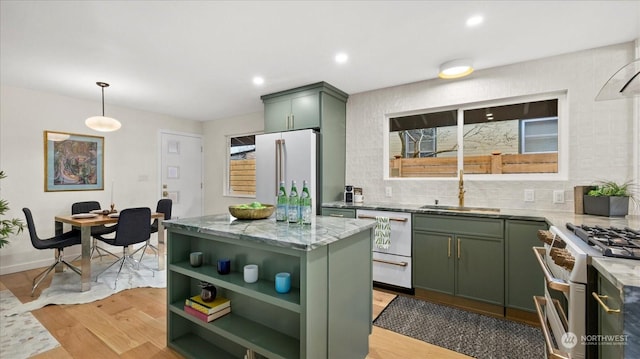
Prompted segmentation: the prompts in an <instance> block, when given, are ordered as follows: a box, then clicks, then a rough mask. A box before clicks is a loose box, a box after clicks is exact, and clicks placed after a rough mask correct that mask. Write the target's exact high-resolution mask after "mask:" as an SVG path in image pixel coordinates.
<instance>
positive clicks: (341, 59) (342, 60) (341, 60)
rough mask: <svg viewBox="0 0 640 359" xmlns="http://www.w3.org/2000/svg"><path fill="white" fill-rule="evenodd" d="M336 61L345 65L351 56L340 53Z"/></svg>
mask: <svg viewBox="0 0 640 359" xmlns="http://www.w3.org/2000/svg"><path fill="white" fill-rule="evenodd" d="M335 59H336V62H337V63H339V64H344V63H345V62H347V60H349V55H347V54H345V53H344V52H340V53H338V54H337V55H336V57H335Z"/></svg>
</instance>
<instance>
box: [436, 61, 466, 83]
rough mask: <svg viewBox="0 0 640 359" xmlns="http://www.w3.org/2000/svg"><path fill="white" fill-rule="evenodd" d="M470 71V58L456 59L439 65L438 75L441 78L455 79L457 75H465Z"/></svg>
mask: <svg viewBox="0 0 640 359" xmlns="http://www.w3.org/2000/svg"><path fill="white" fill-rule="evenodd" d="M472 72H473V66H472V65H471V60H468V59H458V60H453V61H448V62H445V63H444V64H442V65H440V72H439V73H438V77H440V78H441V79H457V78H459V77H464V76H467V75H469V74H471V73H472Z"/></svg>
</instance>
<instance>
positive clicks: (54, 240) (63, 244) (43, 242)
mask: <svg viewBox="0 0 640 359" xmlns="http://www.w3.org/2000/svg"><path fill="white" fill-rule="evenodd" d="M22 211H23V212H24V216H25V217H26V219H27V228H28V229H29V237H31V244H32V245H33V247H34V248H36V249H56V250H57V251H56V260H55V262H53V264H52V265H50V266H49V267H48V268H47V269H45V270H44V271H43V272H42V273H40V274H38V275H37V276H36V277H35V278H33V287H32V288H31V296H32V297H33V293H34V292H35V290H36V288H37V287H38V285H40V283H41V282H42V281H43V280H44V279H45V278H46V277H47V275H48V274H49V272H51V271H52V270H53V268H55V267H56V266H57V265H59V264H62V265H66V266H67V267H69V268H71V270H72V271H74V272H76V273H78V274H80V275H81V274H82V272H81V271H80V269H79V268H78V267H76V266H74V265H73V264H71V263H69V262H67V261H66V260H65V259H64V253H63V252H64V249H65V248H67V247H70V246H75V245H76V244H80V243H81V242H82V239H81V238H80V232H78V231H69V232H66V233H63V234H60V235H57V236H53V237H51V238H47V239H41V238H40V237H38V234H37V233H36V225H35V223H34V221H33V215H32V214H31V210H30V209H29V208H23V209H22ZM38 278H39V279H38Z"/></svg>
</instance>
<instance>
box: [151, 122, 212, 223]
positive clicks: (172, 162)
mask: <svg viewBox="0 0 640 359" xmlns="http://www.w3.org/2000/svg"><path fill="white" fill-rule="evenodd" d="M160 143H161V146H160V176H161V177H160V195H161V197H162V198H171V200H172V201H173V207H172V210H171V218H174V219H176V218H185V217H198V216H202V211H203V205H204V198H203V169H202V164H203V159H202V156H203V154H202V137H201V136H199V135H193V134H182V133H175V132H160Z"/></svg>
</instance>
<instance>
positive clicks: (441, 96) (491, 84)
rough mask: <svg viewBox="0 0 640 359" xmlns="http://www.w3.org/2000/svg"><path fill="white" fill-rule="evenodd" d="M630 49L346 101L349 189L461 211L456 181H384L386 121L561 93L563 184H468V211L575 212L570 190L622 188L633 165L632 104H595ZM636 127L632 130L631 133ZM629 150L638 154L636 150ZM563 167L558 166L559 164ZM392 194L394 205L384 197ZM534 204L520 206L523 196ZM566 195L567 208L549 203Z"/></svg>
mask: <svg viewBox="0 0 640 359" xmlns="http://www.w3.org/2000/svg"><path fill="white" fill-rule="evenodd" d="M633 54H634V44H633V43H632V42H629V43H623V44H619V45H612V46H607V47H602V48H597V49H591V50H586V51H580V52H576V53H571V54H565V55H560V56H555V57H551V58H544V59H540V60H535V61H529V62H523V63H518V64H513V65H508V66H502V67H497V68H491V69H484V70H478V71H476V72H474V73H473V74H472V75H471V76H469V77H467V78H463V79H458V80H448V81H447V80H441V79H433V80H426V81H422V82H416V83H411V84H406V85H401V86H395V87H389V88H384V89H379V90H375V91H369V92H363V93H358V94H353V95H350V97H349V101H348V103H347V139H348V140H347V154H346V158H347V163H346V164H347V174H346V180H347V183H349V184H353V185H355V186H358V187H362V188H363V191H364V200H365V202H367V201H371V202H402V203H410V204H433V203H434V201H435V200H438V201H439V203H440V204H443V205H456V204H458V181H457V179H453V178H450V179H406V178H405V179H388V178H385V166H386V156H385V153H384V151H385V150H384V140H385V136H388V133H387V127H386V120H385V119H386V118H385V116H386V115H388V114H395V113H402V112H408V111H417V110H424V109H429V108H438V107H445V106H454V105H461V104H468V103H474V102H483V101H492V100H499V99H503V98H510V97H517V96H531V95H538V94H544V93H552V92H566V95H567V97H566V101H565V102H566V105H567V108H566V112H565V113H566V116H564V117H561V118H560V120H561V121H565V120H568V121H569V125H568V128H567V130H566V131H568V133H561V134H560V135H559V136H560V138H561V141H566V142H564V143H565V144H566V145H565V148H566V149H567V151H568V153H567V155H568V160H567V161H566V162H565V165H566V166H567V167H568V168H567V170H566V171H565V173H566V178H560V179H552V180H527V179H526V178H524V179H523V178H520V179H519V180H500V179H498V180H493V179H492V180H474V176H473V175H466V176H465V178H464V179H465V181H464V185H465V190H466V193H465V205H467V206H482V207H499V208H525V209H526V208H533V209H548V210H558V211H573V210H574V201H573V197H574V196H573V187H574V186H577V185H591V184H593V183H594V182H596V181H599V180H615V181H627V180H632V179H633V178H634V177H633V176H634V173H633V171H634V166H633V161H634V160H637V159H638V155H637V154H634V151H637V146H638V145H637V144H635V143H634V137H633V131H634V128H636V129H637V128H638V125H637V123H638V121H639V120H638V114H637V113H634V111H633V100H632V99H622V100H615V101H599V102H596V101H594V98H595V96H596V95H597V93H598V91H599V90H600V88H601V87H602V85H603V84H604V83H605V82H606V81H607V80H608V79H609V77H610V76H611V75H612V74H613V73H615V72H616V71H617V70H618V69H619V68H620V67H622V66H623V65H625V64H627V63H628V62H630V61H631V60H633V58H634V56H633ZM634 126H635V127H634ZM634 148H636V149H635V150H634ZM561 165H562V163H561ZM387 187H390V188H391V193H392V195H391V197H387V196H386V195H385V190H386V188H387ZM525 189H527V190H529V189H530V190H533V192H534V201H533V202H525V200H524V190H525ZM559 190H560V191H563V194H564V203H553V192H554V191H559Z"/></svg>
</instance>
